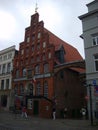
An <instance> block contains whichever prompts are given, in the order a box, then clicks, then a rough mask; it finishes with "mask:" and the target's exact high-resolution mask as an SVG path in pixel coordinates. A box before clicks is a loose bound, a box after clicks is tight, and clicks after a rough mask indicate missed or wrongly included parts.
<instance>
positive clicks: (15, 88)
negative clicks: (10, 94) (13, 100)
mask: <svg viewBox="0 0 98 130" xmlns="http://www.w3.org/2000/svg"><path fill="white" fill-rule="evenodd" d="M14 92H15V95H18V85H17V84H16V85H15V87H14Z"/></svg>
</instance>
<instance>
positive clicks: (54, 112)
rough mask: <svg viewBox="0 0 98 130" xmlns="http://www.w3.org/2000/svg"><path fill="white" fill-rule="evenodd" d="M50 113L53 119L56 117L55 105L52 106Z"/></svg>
mask: <svg viewBox="0 0 98 130" xmlns="http://www.w3.org/2000/svg"><path fill="white" fill-rule="evenodd" d="M52 114H53V120H55V119H56V109H55V107H53V111H52Z"/></svg>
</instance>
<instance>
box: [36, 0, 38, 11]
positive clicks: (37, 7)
mask: <svg viewBox="0 0 98 130" xmlns="http://www.w3.org/2000/svg"><path fill="white" fill-rule="evenodd" d="M37 10H38V6H37V1H36V7H35V13H37Z"/></svg>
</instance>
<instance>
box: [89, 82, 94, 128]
mask: <svg viewBox="0 0 98 130" xmlns="http://www.w3.org/2000/svg"><path fill="white" fill-rule="evenodd" d="M91 86H92V85H91V84H89V85H88V87H89V96H90V120H91V125H93V109H92V91H91Z"/></svg>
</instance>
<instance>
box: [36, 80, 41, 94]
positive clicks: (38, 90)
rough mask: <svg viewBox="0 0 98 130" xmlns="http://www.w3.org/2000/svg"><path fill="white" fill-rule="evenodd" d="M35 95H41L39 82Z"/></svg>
mask: <svg viewBox="0 0 98 130" xmlns="http://www.w3.org/2000/svg"><path fill="white" fill-rule="evenodd" d="M36 95H37V96H39V95H41V84H40V82H37V89H36Z"/></svg>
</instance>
